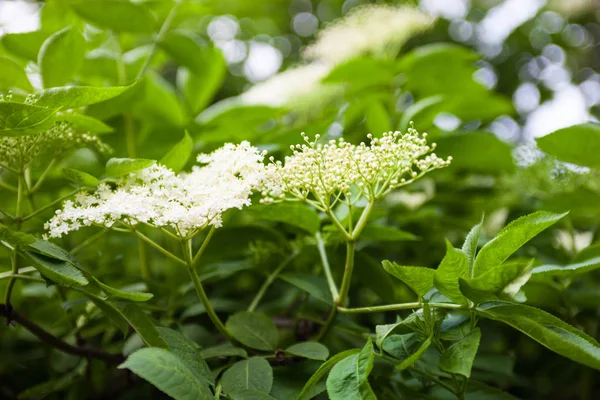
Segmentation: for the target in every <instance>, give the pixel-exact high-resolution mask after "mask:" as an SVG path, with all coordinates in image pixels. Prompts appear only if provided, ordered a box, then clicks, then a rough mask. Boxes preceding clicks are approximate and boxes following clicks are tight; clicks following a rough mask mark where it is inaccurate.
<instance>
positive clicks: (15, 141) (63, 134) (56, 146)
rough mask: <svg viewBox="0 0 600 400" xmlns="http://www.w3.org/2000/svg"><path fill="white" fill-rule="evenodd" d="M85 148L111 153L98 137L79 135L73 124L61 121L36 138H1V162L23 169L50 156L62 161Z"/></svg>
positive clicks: (29, 136)
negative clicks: (69, 154)
mask: <svg viewBox="0 0 600 400" xmlns="http://www.w3.org/2000/svg"><path fill="white" fill-rule="evenodd" d="M84 147H87V148H91V149H94V150H96V151H98V152H100V153H108V152H110V151H111V149H110V147H108V145H106V144H104V143H103V142H102V141H101V140H100V139H99V138H98V137H97V136H94V135H90V134H88V133H80V132H77V131H76V130H75V129H73V127H72V126H71V124H70V123H68V122H65V121H61V122H57V123H56V124H55V125H54V126H53V127H52V128H50V129H49V130H47V131H46V132H42V133H39V134H36V135H28V136H3V137H0V162H2V163H3V164H5V165H8V166H10V167H12V168H15V169H21V168H22V167H23V166H26V165H28V164H29V163H30V162H31V161H33V160H34V159H35V158H37V157H40V156H41V157H43V156H47V155H51V156H52V157H53V158H56V159H60V158H62V157H64V156H65V155H67V154H68V153H70V152H72V151H73V150H76V149H80V148H84Z"/></svg>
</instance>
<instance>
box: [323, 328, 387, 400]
mask: <svg viewBox="0 0 600 400" xmlns="http://www.w3.org/2000/svg"><path fill="white" fill-rule="evenodd" d="M374 359H375V353H374V350H373V342H372V341H371V339H369V340H368V341H367V344H366V345H365V347H364V348H363V349H362V350H361V351H360V352H359V353H358V354H353V355H351V356H349V357H346V358H344V359H343V360H341V361H340V362H338V363H337V364H336V365H335V366H334V367H333V369H332V370H331V373H330V374H329V377H328V378H327V394H328V395H329V398H330V399H331V400H347V399H364V400H375V399H376V397H375V394H374V393H373V389H371V385H370V384H369V380H368V379H369V374H370V373H371V370H372V369H373V362H374Z"/></svg>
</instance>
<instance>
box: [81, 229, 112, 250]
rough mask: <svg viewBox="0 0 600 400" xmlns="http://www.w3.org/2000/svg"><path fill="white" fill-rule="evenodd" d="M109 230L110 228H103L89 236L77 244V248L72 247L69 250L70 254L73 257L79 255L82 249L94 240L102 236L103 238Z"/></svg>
mask: <svg viewBox="0 0 600 400" xmlns="http://www.w3.org/2000/svg"><path fill="white" fill-rule="evenodd" d="M109 230H110V228H104V229H102V230H101V231H100V232H97V233H95V234H93V235H92V236H90V237H89V238H87V239H86V240H84V241H83V242H81V243H79V244H78V245H77V246H75V247H73V248H72V249H71V254H73V255H75V254H76V253H79V252H80V251H81V250H82V249H84V248H85V247H87V246H89V245H90V244H92V243H94V242H95V241H96V240H98V239H100V238H101V237H102V236H104V235H105V234H106V232H108V231H109Z"/></svg>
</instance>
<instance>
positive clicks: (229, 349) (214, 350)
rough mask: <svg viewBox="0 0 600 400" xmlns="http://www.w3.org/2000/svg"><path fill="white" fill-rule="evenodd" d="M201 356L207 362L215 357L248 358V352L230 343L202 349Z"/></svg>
mask: <svg viewBox="0 0 600 400" xmlns="http://www.w3.org/2000/svg"><path fill="white" fill-rule="evenodd" d="M200 355H201V356H202V358H204V359H205V360H208V359H209V358H215V357H243V358H247V357H248V353H247V352H246V350H244V349H242V348H241V347H235V346H233V345H231V344H229V343H227V344H220V345H217V346H213V347H208V348H206V349H202V351H201V352H200Z"/></svg>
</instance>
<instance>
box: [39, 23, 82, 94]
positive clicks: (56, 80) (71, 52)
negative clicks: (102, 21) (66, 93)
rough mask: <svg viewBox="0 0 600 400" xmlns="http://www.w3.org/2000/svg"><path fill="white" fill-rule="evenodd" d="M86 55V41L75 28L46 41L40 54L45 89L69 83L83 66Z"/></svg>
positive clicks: (63, 30)
mask: <svg viewBox="0 0 600 400" xmlns="http://www.w3.org/2000/svg"><path fill="white" fill-rule="evenodd" d="M84 53H85V39H84V38H83V36H82V35H81V33H80V32H79V31H77V30H76V29H75V28H73V27H70V26H69V27H66V28H64V29H62V30H60V31H58V32H56V33H55V34H53V35H52V36H50V37H49V38H48V39H46V41H45V42H44V44H43V45H42V48H41V49H40V52H39V54H38V65H39V66H40V71H41V75H42V82H43V83H44V87H47V88H48V87H53V86H64V85H66V84H67V83H69V82H70V81H71V80H72V79H73V77H74V76H75V74H76V73H77V71H78V70H79V68H80V67H81V65H82V64H83V57H84Z"/></svg>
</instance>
